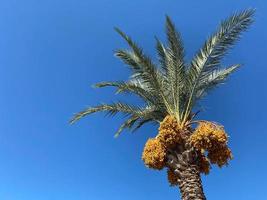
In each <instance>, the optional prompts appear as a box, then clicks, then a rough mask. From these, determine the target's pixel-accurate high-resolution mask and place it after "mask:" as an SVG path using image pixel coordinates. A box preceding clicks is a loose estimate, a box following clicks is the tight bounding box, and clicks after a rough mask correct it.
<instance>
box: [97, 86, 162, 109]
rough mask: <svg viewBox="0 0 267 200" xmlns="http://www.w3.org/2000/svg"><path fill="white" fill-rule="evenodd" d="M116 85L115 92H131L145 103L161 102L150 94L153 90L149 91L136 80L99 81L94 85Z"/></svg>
mask: <svg viewBox="0 0 267 200" xmlns="http://www.w3.org/2000/svg"><path fill="white" fill-rule="evenodd" d="M108 86H111V87H116V88H117V91H116V93H123V92H124V93H125V92H127V93H133V94H136V95H138V96H139V97H141V98H142V99H143V100H144V101H145V102H146V103H148V104H157V103H158V104H161V103H162V102H161V98H159V97H157V96H155V95H152V94H153V92H152V91H149V90H148V88H144V86H142V85H141V83H139V84H138V82H133V81H132V82H123V81H121V82H118V81H115V82H114V81H113V82H109V81H106V82H101V83H97V84H96V85H95V87H98V88H101V87H108Z"/></svg>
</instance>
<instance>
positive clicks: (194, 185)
mask: <svg viewBox="0 0 267 200" xmlns="http://www.w3.org/2000/svg"><path fill="white" fill-rule="evenodd" d="M197 160H198V156H197V153H196V151H195V150H194V149H193V148H190V147H189V148H185V147H183V148H182V149H177V150H175V151H170V152H169V154H168V161H167V163H168V167H169V168H170V169H171V170H173V172H174V173H175V174H176V176H177V184H178V186H179V189H180V192H181V197H182V200H206V197H205V194H204V192H203V187H202V182H201V176H200V172H199V167H198V164H197V163H198V162H197Z"/></svg>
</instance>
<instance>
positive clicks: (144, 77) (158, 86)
mask: <svg viewBox="0 0 267 200" xmlns="http://www.w3.org/2000/svg"><path fill="white" fill-rule="evenodd" d="M115 30H116V31H117V32H118V33H119V34H120V35H121V36H122V37H123V38H124V39H125V41H126V42H127V43H128V45H129V46H130V47H131V49H132V52H131V53H129V51H125V50H118V51H117V52H116V54H115V55H116V56H118V57H119V58H121V59H122V60H123V61H124V62H125V60H127V62H128V63H129V61H128V60H131V62H132V61H134V62H133V63H135V64H134V65H131V67H132V69H133V74H132V77H133V78H134V79H138V80H140V81H142V82H143V83H145V84H147V85H148V86H150V89H151V90H153V91H154V92H155V95H156V93H157V94H158V95H159V96H160V97H161V98H162V99H163V102H164V104H165V106H166V109H167V110H168V112H169V113H170V114H171V112H172V111H171V106H170V102H168V97H167V96H165V93H164V90H163V85H162V83H163V77H162V74H161V72H160V71H159V70H157V67H156V66H155V65H154V64H153V62H152V61H151V59H150V58H149V57H148V56H146V55H145V54H144V53H143V51H142V49H141V48H140V47H138V45H137V44H136V43H135V42H133V41H132V39H131V38H130V37H129V36H127V35H126V34H125V33H123V32H122V31H121V30H120V29H118V28H115ZM126 58H127V59H126Z"/></svg>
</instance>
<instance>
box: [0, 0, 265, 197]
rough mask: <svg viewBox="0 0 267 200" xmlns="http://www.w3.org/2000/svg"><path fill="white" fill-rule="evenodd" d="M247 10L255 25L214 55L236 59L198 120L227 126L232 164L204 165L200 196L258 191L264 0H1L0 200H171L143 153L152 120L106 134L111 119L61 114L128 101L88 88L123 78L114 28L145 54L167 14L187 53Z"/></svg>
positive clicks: (173, 192)
mask: <svg viewBox="0 0 267 200" xmlns="http://www.w3.org/2000/svg"><path fill="white" fill-rule="evenodd" d="M248 7H253V8H256V9H257V14H256V22H255V23H254V25H253V27H252V28H251V29H250V30H249V31H248V32H247V33H245V34H244V37H243V38H242V40H241V41H240V42H239V43H238V45H236V47H235V48H234V49H233V50H232V51H231V53H230V54H229V56H227V58H226V59H225V62H224V63H225V65H227V64H234V63H242V64H244V67H243V68H242V69H241V70H239V71H238V73H236V74H234V75H233V76H232V77H231V79H230V81H229V82H228V83H227V84H226V85H223V86H222V87H220V88H219V89H218V90H216V91H214V92H213V93H212V94H211V95H209V96H208V98H207V99H206V100H205V101H204V102H203V104H202V105H203V106H204V108H205V111H204V112H202V113H201V115H200V116H199V117H201V118H202V119H208V120H214V121H217V122H220V123H222V124H223V125H225V127H226V130H227V131H228V133H229V135H230V146H231V148H232V151H233V153H234V160H233V161H231V162H230V165H229V167H227V168H223V169H221V170H220V169H218V168H217V167H213V169H212V172H211V173H210V175H209V176H204V177H203V184H204V189H205V192H206V195H207V198H208V199H216V200H224V199H228V200H236V199H242V200H254V199H266V188H267V184H266V182H265V180H266V178H267V172H266V164H267V160H266V153H267V148H266V142H267V134H266V127H265V126H266V124H267V120H266V116H265V115H266V113H267V106H266V101H267V93H266V84H267V79H266V73H267V69H266V51H267V28H266V21H267V2H266V1H265V0H254V1H249V0H242V1H241V0H239V1H232V0H223V1H222V0H221V1H214V0H213V1H211V0H203V1H195V0H186V1H184V0H179V1H178V0H176V1H174V0H173V1H169V0H135V1H125V0H113V1H111V0H98V1H96V0H89V1H88V0H87V1H85V0H64V1H63V0H53V1H52V0H45V1H34V0H24V1H17V0H1V1H0V177H1V178H0V199H3V200H74V199H75V200H106V199H109V200H121V199H127V200H136V199H138V200H148V199H153V200H160V199H163V198H164V199H178V197H179V193H178V189H177V188H170V187H169V186H168V183H167V180H166V173H165V171H161V172H157V171H152V170H148V169H146V168H145V167H144V165H143V163H142V161H141V153H142V150H143V146H144V144H145V142H146V140H147V138H148V137H152V136H153V135H155V134H156V133H157V127H153V126H147V127H145V128H144V129H142V130H140V131H138V132H137V133H135V134H130V133H127V132H125V133H124V134H122V135H121V137H120V138H118V139H114V138H113V135H114V132H115V130H116V128H117V127H118V126H119V123H120V122H121V121H122V119H121V118H120V117H116V118H113V119H109V118H103V116H104V115H103V114H95V115H94V116H90V117H88V118H86V119H84V120H82V121H80V122H79V123H77V124H75V125H74V126H70V125H68V120H69V119H70V117H71V116H72V114H73V113H75V112H77V111H79V110H81V109H83V108H85V107H86V106H89V105H96V104H97V103H98V102H110V101H112V100H117V99H123V100H127V101H130V102H137V100H136V99H134V98H129V97H125V96H122V97H121V96H118V95H117V96H114V95H112V94H113V90H111V89H93V88H91V87H90V86H91V85H92V84H93V83H96V82H100V81H102V80H124V79H127V77H128V75H129V71H128V69H127V67H125V66H124V65H123V64H122V63H121V62H120V61H119V60H117V59H116V58H114V56H113V51H114V49H117V48H120V47H126V45H125V43H124V42H123V41H122V40H121V38H120V37H119V36H118V35H117V34H116V33H115V32H114V30H113V27H114V26H118V27H120V28H121V29H122V30H124V31H125V32H127V33H128V34H129V35H131V36H132V37H133V38H134V39H135V40H136V41H138V43H139V44H140V45H141V46H142V47H144V49H145V51H146V52H147V53H148V54H149V55H151V56H152V57H153V58H155V50H154V46H155V45H154V42H155V41H154V35H157V36H159V37H160V38H161V39H164V16H165V14H168V15H170V16H171V17H172V19H173V21H174V22H175V24H176V26H177V28H178V29H179V30H180V32H181V33H182V35H183V38H184V43H185V47H186V53H187V59H188V60H189V59H190V58H192V56H193V55H194V53H195V52H196V50H197V49H198V48H199V47H201V45H202V44H203V42H204V40H205V39H206V38H207V36H208V35H209V34H211V33H212V32H213V31H214V30H215V29H216V27H217V25H218V23H219V21H220V20H221V19H223V18H225V17H227V16H228V15H229V14H231V13H233V12H234V11H236V10H241V9H244V8H248ZM264 21H265V22H264Z"/></svg>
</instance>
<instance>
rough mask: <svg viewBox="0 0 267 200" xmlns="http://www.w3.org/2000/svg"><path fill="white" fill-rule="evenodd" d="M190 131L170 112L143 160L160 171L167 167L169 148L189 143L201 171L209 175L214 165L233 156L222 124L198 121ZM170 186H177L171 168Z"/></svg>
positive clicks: (224, 162) (220, 164) (148, 143)
mask: <svg viewBox="0 0 267 200" xmlns="http://www.w3.org/2000/svg"><path fill="white" fill-rule="evenodd" d="M185 133H186V134H188V130H182V129H180V128H179V126H178V123H177V120H176V118H175V117H174V116H171V115H168V116H166V117H165V118H164V120H163V121H162V122H161V123H160V127H159V133H158V135H157V136H156V137H155V138H150V139H148V141H147V142H146V144H145V147H144V151H143V155H142V160H143V161H144V163H145V165H146V166H147V167H149V168H153V169H157V170H161V169H163V168H164V167H166V166H167V163H166V158H167V153H168V151H167V150H168V149H172V148H175V147H176V146H177V145H180V144H184V143H189V144H190V145H191V146H193V147H194V148H195V150H196V152H197V154H198V166H199V171H200V172H201V173H204V174H208V173H209V171H210V165H211V164H217V165H218V166H219V167H222V166H223V165H227V164H228V161H229V159H232V153H231V150H230V149H229V148H228V146H227V142H228V136H227V134H226V133H225V131H224V129H223V127H222V126H220V125H217V124H215V123H212V122H207V121H204V122H199V124H198V126H197V128H196V129H195V130H194V131H193V132H192V133H191V134H190V135H189V136H188V135H187V136H186V135H185ZM167 175H168V180H169V183H170V184H171V185H177V179H178V177H177V175H176V174H175V173H174V171H173V170H172V169H170V168H169V169H168V171H167Z"/></svg>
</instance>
